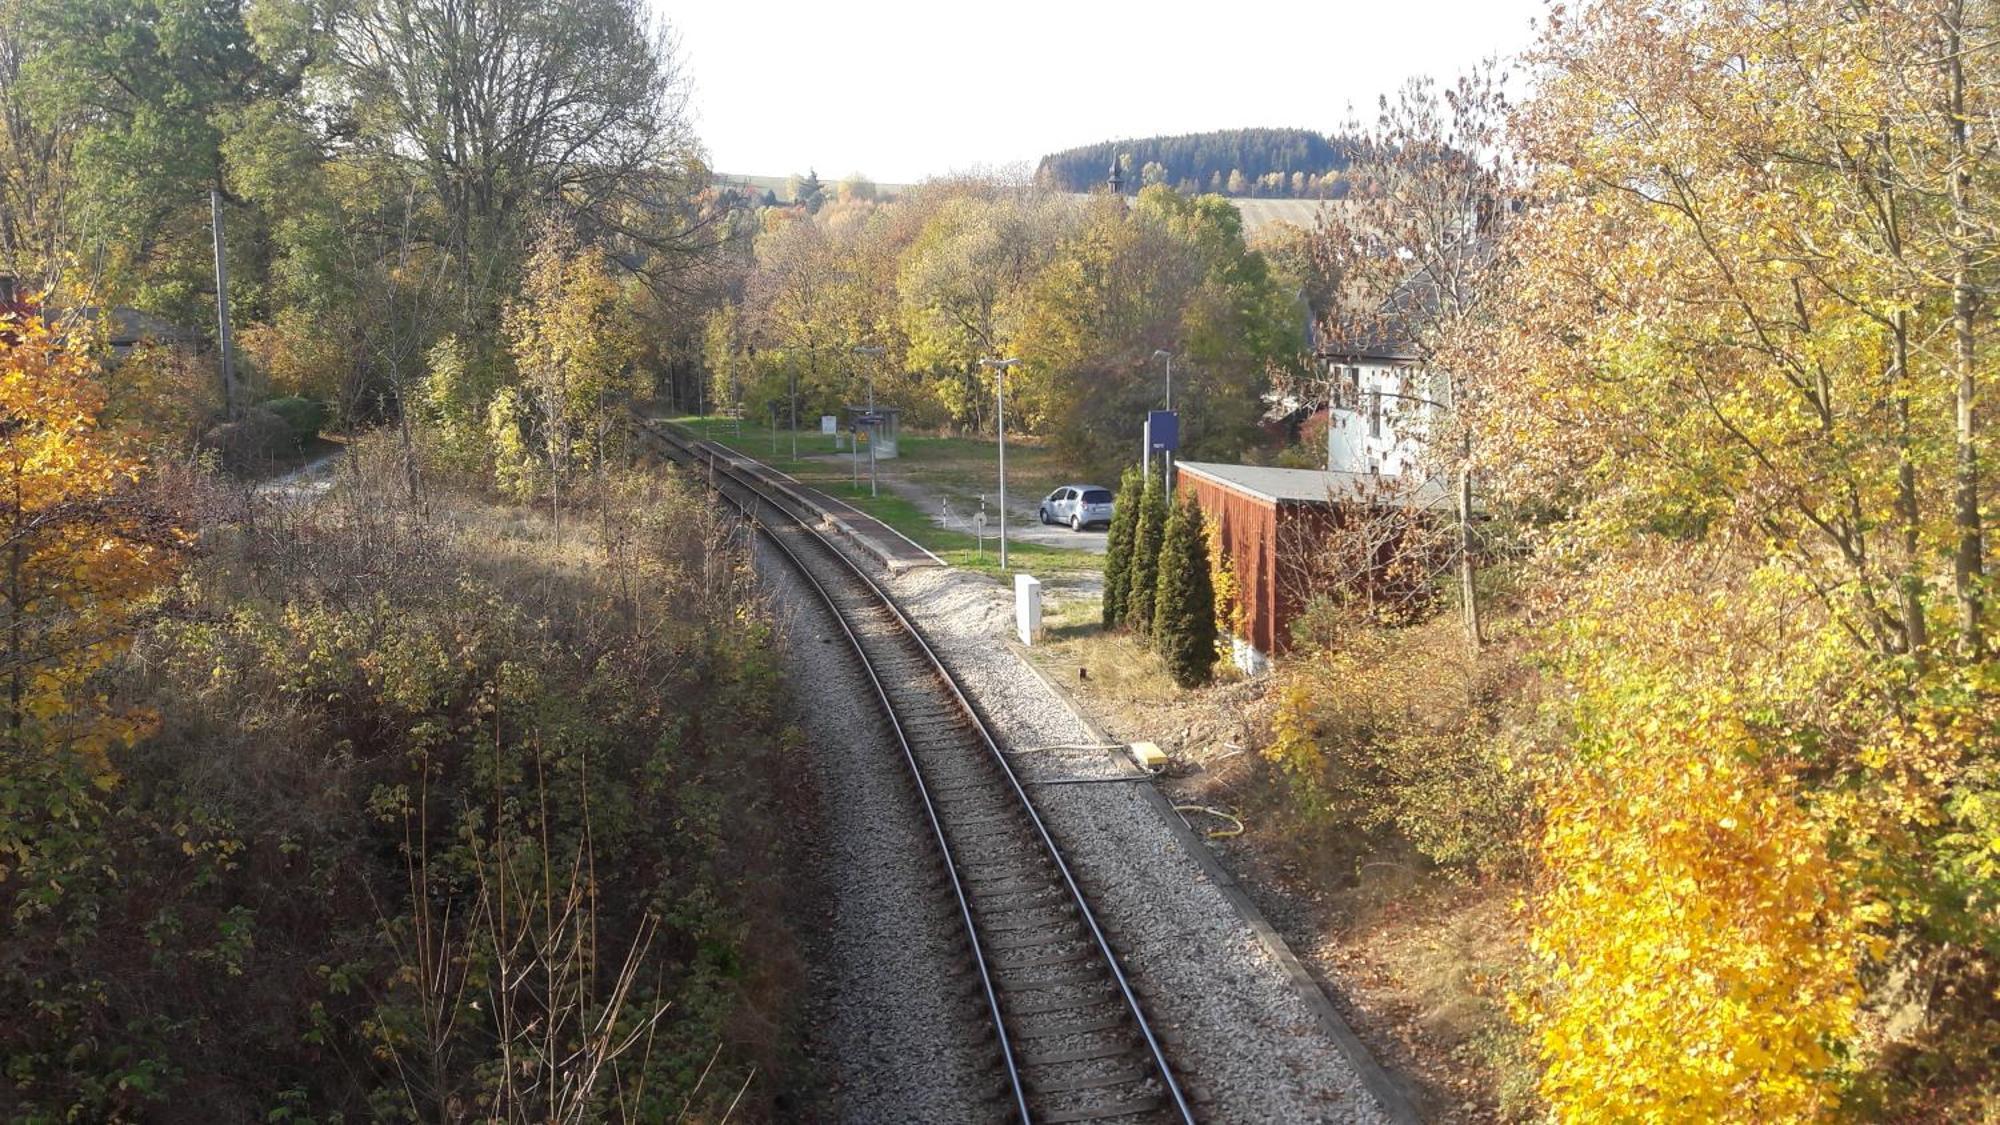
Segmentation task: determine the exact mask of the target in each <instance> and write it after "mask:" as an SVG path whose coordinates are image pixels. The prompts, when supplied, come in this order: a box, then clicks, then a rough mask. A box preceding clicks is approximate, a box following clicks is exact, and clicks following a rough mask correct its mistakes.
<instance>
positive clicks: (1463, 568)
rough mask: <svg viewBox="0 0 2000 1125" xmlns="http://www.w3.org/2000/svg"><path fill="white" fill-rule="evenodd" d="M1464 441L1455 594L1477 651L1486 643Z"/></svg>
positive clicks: (1470, 642)
mask: <svg viewBox="0 0 2000 1125" xmlns="http://www.w3.org/2000/svg"><path fill="white" fill-rule="evenodd" d="M1471 444H1472V443H1471V442H1470V441H1469V440H1468V441H1467V442H1466V449H1465V463H1464V464H1462V465H1460V466H1459V470H1458V593H1459V599H1460V601H1461V602H1462V603H1463V605H1464V607H1465V643H1466V645H1467V646H1468V647H1469V648H1471V650H1472V651H1473V652H1474V653H1475V654H1477V653H1478V652H1479V650H1480V647H1481V646H1483V645H1484V644H1485V643H1486V638H1485V636H1484V635H1483V634H1482V633H1481V631H1480V627H1479V588H1478V586H1477V585H1476V584H1475V583H1474V581H1473V562H1472V449H1471Z"/></svg>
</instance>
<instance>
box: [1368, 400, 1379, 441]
mask: <svg viewBox="0 0 2000 1125" xmlns="http://www.w3.org/2000/svg"><path fill="white" fill-rule="evenodd" d="M1368 436H1369V437H1372V438H1380V437H1381V436H1382V392H1381V391H1369V392H1368Z"/></svg>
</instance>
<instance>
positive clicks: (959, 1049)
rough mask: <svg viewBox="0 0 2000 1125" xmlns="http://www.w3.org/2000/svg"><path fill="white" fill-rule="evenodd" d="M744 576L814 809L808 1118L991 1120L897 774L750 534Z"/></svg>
mask: <svg viewBox="0 0 2000 1125" xmlns="http://www.w3.org/2000/svg"><path fill="white" fill-rule="evenodd" d="M757 569H758V573H759V576H760V579H761V581H762V582H763V584H764V587H765V589H766V590H767V591H768V592H769V593H770V595H771V603H772V610H773V613H774V615H775V617H776V618H777V624H778V628H779V635H780V637H781V639H782V643H783V646H784V661H785V671H786V679H787V682H788V684H789V686H790V688H791V691H792V696H791V704H792V710H793V714H794V715H795V716H796V718H797V721H798V723H799V725H800V727H801V728H802V729H803V731H804V733H805V736H806V744H807V750H806V752H805V753H803V754H801V755H800V760H799V768H800V769H802V770H805V771H808V780H809V782H810V788H811V789H812V791H813V792H814V794H815V796H816V799H817V800H816V804H817V807H818V816H817V817H816V818H815V820H816V822H815V823H813V824H811V825H802V826H800V827H801V831H805V832H808V833H809V834H810V837H811V840H810V844H811V846H809V847H807V848H806V849H804V851H806V853H807V854H809V855H810V856H811V857H812V859H811V861H810V863H811V873H812V876H813V878H812V883H813V887H814V893H813V895H812V898H811V901H810V902H809V903H801V904H800V908H799V917H800V928H801V930H802V931H804V933H805V935H806V943H807V955H808V957H809V958H810V962H809V965H808V972H807V979H808V982H809V987H810V989H811V995H810V996H809V997H808V998H807V1000H806V1004H805V1011H806V1017H807V1020H808V1027H807V1030H806V1035H805V1051H806V1054H807V1057H808V1059H809V1061H810V1064H811V1070H812V1072H813V1073H812V1075H811V1077H810V1078H809V1081H810V1083H811V1084H812V1085H813V1086H815V1087H817V1089H816V1090H814V1091H805V1092H804V1093H806V1094H808V1096H810V1095H811V1094H813V1093H818V1094H819V1095H820V1097H819V1099H818V1100H819V1102H820V1104H819V1105H818V1106H817V1107H816V1109H817V1112H818V1113H819V1114H823V1115H824V1116H823V1117H816V1118H815V1119H818V1120H828V1121H837V1122H854V1123H856V1125H860V1123H864V1122H867V1123H874V1122H954V1121H978V1120H988V1119H991V1118H992V1117H993V1114H994V1103H993V1102H992V1101H991V1100H990V1095H991V1094H993V1093H994V1092H995V1086H994V1077H993V1070H992V1066H993V1050H992V1048H991V1045H990V1032H989V1029H988V1025H986V1024H985V1023H983V1022H982V1020H983V1018H984V1015H985V1010H984V1008H983V1007H981V1006H980V1005H979V1004H978V1003H976V1002H975V1000H974V998H973V997H971V996H969V995H967V993H966V992H965V990H964V987H963V977H962V976H961V975H959V974H958V973H957V972H956V967H957V966H958V965H959V964H960V962H961V960H962V958H963V952H962V950H963V941H962V938H961V934H962V928H961V925H960V922H959V920H958V917H957V916H956V914H954V913H952V912H951V911H950V910H949V909H948V903H947V900H946V898H945V896H944V895H943V893H942V892H941V891H940V889H939V887H938V884H937V865H936V863H935V861H934V860H933V858H932V857H933V855H934V854H935V849H936V845H935V843H934V842H933V840H932V838H931V836H930V834H929V828H928V826H926V825H925V823H924V821H923V819H922V814H921V812H920V811H919V809H918V808H917V805H916V801H915V798H914V796H913V794H912V792H911V785H910V780H909V775H908V767H907V766H906V765H905V764H904V762H903V759H902V757H901V754H900V751H899V750H898V749H897V748H896V746H895V744H894V742H893V741H892V740H891V738H890V737H889V735H888V734H887V732H886V730H885V727H884V725H883V723H882V722H881V720H880V711H879V709H878V706H877V704H876V703H875V700H874V697H873V695H872V694H869V693H870V691H871V689H870V687H869V685H868V682H867V679H866V678H865V676H863V675H862V673H861V672H860V669H859V665H858V663H857V661H856V659H855V657H854V654H853V650H852V649H851V648H850V647H849V646H848V641H847V638H846V636H845V635H844V634H842V633H841V631H840V629H839V628H838V626H836V625H835V624H834V623H833V621H832V619H831V617H830V615H829V614H828V612H827V610H826V607H825V605H824V604H823V603H821V602H820V600H819V598H818V596H817V595H816V594H814V593H813V591H812V590H811V588H810V587H808V586H807V585H806V584H805V583H804V582H802V581H801V580H800V579H799V578H798V576H797V575H796V574H795V573H794V572H793V571H792V569H791V567H790V565H789V564H787V563H786V562H785V561H784V559H783V557H782V556H781V555H779V554H777V553H776V552H775V551H773V550H772V548H771V547H770V546H769V544H767V543H765V542H763V541H762V540H761V539H759V541H758V545H757Z"/></svg>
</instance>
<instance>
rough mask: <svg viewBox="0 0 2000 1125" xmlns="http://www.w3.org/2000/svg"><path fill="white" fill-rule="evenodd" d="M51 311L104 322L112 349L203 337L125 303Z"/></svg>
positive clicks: (62, 316) (197, 331)
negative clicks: (106, 306)
mask: <svg viewBox="0 0 2000 1125" xmlns="http://www.w3.org/2000/svg"><path fill="white" fill-rule="evenodd" d="M50 313H51V319H57V318H60V319H63V320H69V321H75V322H81V323H87V324H91V325H95V324H97V323H98V322H99V321H103V322H104V325H105V335H106V342H107V343H109V344H110V345H111V346H112V347H114V348H130V347H133V346H134V345H137V344H141V343H145V342H147V341H151V342H153V343H160V344H183V343H199V342H201V341H202V340H203V338H204V336H203V333H202V332H201V330H200V329H197V328H188V327H186V326H184V325H179V324H175V323H174V322H173V321H171V320H168V319H166V318H165V317H161V316H155V315H153V314H152V313H149V312H146V311H145V310H143V309H134V308H128V307H126V306H124V305H113V306H111V307H110V308H108V309H107V308H104V307H102V306H99V305H79V306H78V307H76V308H73V309H65V310H62V311H61V312H56V311H55V310H50Z"/></svg>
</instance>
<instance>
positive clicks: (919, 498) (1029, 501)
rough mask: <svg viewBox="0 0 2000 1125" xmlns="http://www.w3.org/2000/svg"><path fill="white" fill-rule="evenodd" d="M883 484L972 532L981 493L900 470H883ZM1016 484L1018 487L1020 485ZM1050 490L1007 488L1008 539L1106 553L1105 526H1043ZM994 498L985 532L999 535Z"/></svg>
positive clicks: (943, 522)
mask: <svg viewBox="0 0 2000 1125" xmlns="http://www.w3.org/2000/svg"><path fill="white" fill-rule="evenodd" d="M881 483H882V487H884V488H886V489H889V490H890V491H892V492H894V493H895V494H896V495H898V496H901V497H902V498H903V499H905V500H908V501H910V502H911V503H913V504H915V505H917V507H919V508H921V509H923V510H924V511H925V512H927V513H929V515H930V517H931V522H932V523H935V524H937V525H938V526H939V527H942V528H947V529H949V530H952V531H963V532H965V533H966V534H968V535H969V534H971V533H972V519H973V515H974V513H976V512H978V511H979V495H978V494H977V493H962V492H959V491H956V490H953V489H945V488H941V487H939V486H937V485H934V484H931V483H929V482H925V481H918V480H912V479H910V478H908V477H905V476H903V475H902V474H900V473H893V472H886V471H885V472H882V474H881ZM1012 483H1014V482H1010V484H1012ZM1017 487H1019V486H1018V485H1017ZM1048 492H1049V490H1048V489H1047V488H1043V487H1041V482H1039V481H1037V482H1035V487H1033V488H1028V489H1026V491H1025V492H1016V491H1015V490H1014V488H1009V489H1008V491H1007V540H1008V542H1010V543H1041V544H1044V545H1046V546H1050V547H1061V548H1064V549H1067V550H1073V551H1089V552H1092V553H1095V554H1100V555H1101V554H1103V553H1104V549H1105V533H1104V531H1103V530H1102V529H1096V530H1090V531H1071V530H1070V529H1069V528H1067V527H1049V526H1044V525H1043V524H1042V523H1041V521H1040V520H1038V519H1036V518H1035V507H1036V505H1037V504H1039V503H1040V502H1041V499H1042V497H1044V496H1046V495H1048ZM994 499H995V497H993V496H990V495H989V496H988V497H987V500H988V505H989V506H988V508H987V511H986V521H987V522H986V534H988V535H997V534H999V530H1000V515H999V513H998V512H997V511H995V510H994V506H993V504H992V502H993V500H994Z"/></svg>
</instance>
